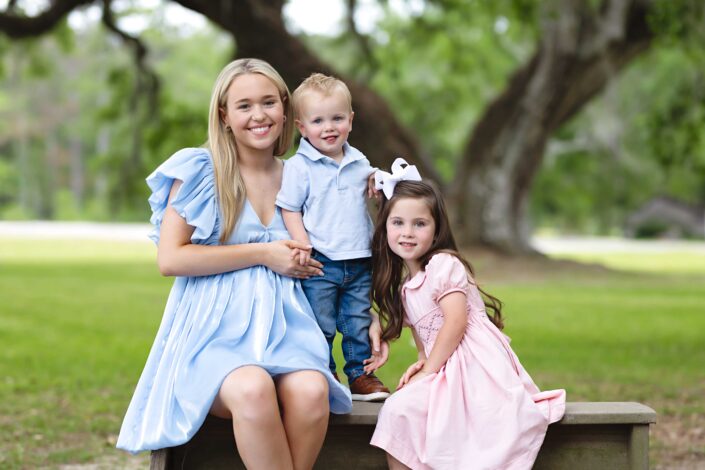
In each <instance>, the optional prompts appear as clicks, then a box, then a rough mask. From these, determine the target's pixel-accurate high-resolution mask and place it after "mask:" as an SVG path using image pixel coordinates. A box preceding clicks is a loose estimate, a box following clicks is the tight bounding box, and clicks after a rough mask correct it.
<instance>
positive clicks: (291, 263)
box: [263, 240, 323, 279]
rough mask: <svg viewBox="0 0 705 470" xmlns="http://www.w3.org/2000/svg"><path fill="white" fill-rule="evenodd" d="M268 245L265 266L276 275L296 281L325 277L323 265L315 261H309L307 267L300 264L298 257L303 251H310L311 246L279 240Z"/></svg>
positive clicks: (293, 241)
mask: <svg viewBox="0 0 705 470" xmlns="http://www.w3.org/2000/svg"><path fill="white" fill-rule="evenodd" d="M267 245H268V246H267V259H266V262H265V263H263V264H264V265H265V266H267V267H268V268H269V269H271V270H272V271H274V272H275V273H278V274H281V275H282V276H288V277H293V278H296V279H308V278H309V277H311V276H323V271H322V270H321V268H322V267H323V265H322V264H321V263H320V262H318V261H316V260H315V259H309V260H308V264H307V265H305V266H302V265H301V264H300V263H299V260H300V257H299V256H297V255H298V254H300V251H301V250H310V245H305V244H303V243H301V242H297V241H295V240H277V241H273V242H270V243H268V244H267Z"/></svg>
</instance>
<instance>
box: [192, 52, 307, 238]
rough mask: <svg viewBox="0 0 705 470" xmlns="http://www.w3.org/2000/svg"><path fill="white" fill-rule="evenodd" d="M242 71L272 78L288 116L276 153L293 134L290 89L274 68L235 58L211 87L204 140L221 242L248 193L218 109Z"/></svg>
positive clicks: (233, 144)
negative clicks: (216, 197)
mask: <svg viewBox="0 0 705 470" xmlns="http://www.w3.org/2000/svg"><path fill="white" fill-rule="evenodd" d="M245 74H260V75H263V76H265V77H267V78H268V79H269V80H271V81H272V83H273V84H274V86H276V87H277V90H278V91H279V98H280V99H281V100H282V104H283V106H284V116H286V118H287V119H286V120H285V121H284V126H283V129H282V132H281V134H280V135H279V138H278V139H277V142H276V146H275V147H274V155H275V156H281V155H283V154H284V153H285V152H286V151H287V149H288V148H289V147H290V146H291V141H292V139H293V135H294V122H293V121H294V119H293V110H292V106H291V96H290V95H289V89H288V88H287V87H286V84H285V83H284V80H283V79H282V77H281V76H280V75H279V73H277V71H276V70H274V67H272V66H271V65H269V64H268V63H267V62H265V61H263V60H260V59H238V60H234V61H232V62H230V63H229V64H228V65H226V66H225V67H224V68H223V70H222V71H221V72H220V75H218V78H217V79H216V81H215V85H214V86H213V93H212V95H211V103H210V109H209V112H208V142H207V143H206V147H207V148H208V149H209V150H210V152H211V156H212V157H213V170H214V173H215V188H216V192H217V194H218V205H219V209H220V215H221V217H222V220H221V231H220V233H221V235H220V241H221V242H223V243H224V242H225V241H227V240H228V238H230V235H231V234H232V232H233V230H234V229H235V223H236V222H237V220H238V218H239V217H240V213H241V212H242V207H243V205H244V203H245V198H246V197H247V195H246V191H245V182H244V181H243V179H242V175H241V174H240V169H239V167H238V160H237V158H238V157H237V143H236V142H235V139H234V138H233V134H232V132H230V131H229V130H228V129H226V125H225V122H223V119H222V116H221V110H222V109H226V108H227V98H228V90H229V88H230V84H231V83H232V82H233V80H235V79H236V78H237V77H239V76H241V75H245Z"/></svg>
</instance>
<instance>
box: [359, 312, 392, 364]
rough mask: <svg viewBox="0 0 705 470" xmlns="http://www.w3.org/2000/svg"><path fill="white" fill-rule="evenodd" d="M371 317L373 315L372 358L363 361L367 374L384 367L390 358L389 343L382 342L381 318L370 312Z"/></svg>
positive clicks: (370, 332)
mask: <svg viewBox="0 0 705 470" xmlns="http://www.w3.org/2000/svg"><path fill="white" fill-rule="evenodd" d="M370 315H372V323H371V324H370V329H369V336H370V345H371V346H372V357H370V358H369V359H365V360H364V361H362V363H363V364H365V367H364V370H365V373H366V374H371V373H373V372H374V371H376V370H377V369H379V368H380V367H382V366H383V365H384V364H385V363H386V362H387V359H388V358H389V343H387V342H386V341H383V340H382V327H381V326H380V324H379V318H377V315H375V314H374V313H372V312H370Z"/></svg>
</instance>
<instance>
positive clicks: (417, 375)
mask: <svg viewBox="0 0 705 470" xmlns="http://www.w3.org/2000/svg"><path fill="white" fill-rule="evenodd" d="M424 364H426V360H425V359H420V360H418V361H416V362H414V363H413V364H411V365H410V366H409V368H408V369H406V372H404V375H402V376H401V379H399V385H397V390H399V389H401V388H402V387H404V386H405V385H408V384H410V383H411V382H412V377H413V378H414V381H415V380H418V379H421V378H423V377H425V376H427V375H429V374H430V372H426V371H421V369H422V368H423V366H424Z"/></svg>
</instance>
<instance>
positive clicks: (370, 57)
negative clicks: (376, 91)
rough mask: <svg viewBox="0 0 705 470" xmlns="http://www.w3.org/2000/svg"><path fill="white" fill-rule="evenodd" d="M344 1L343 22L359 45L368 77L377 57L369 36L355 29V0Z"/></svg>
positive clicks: (375, 64)
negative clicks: (345, 12) (345, 7)
mask: <svg viewBox="0 0 705 470" xmlns="http://www.w3.org/2000/svg"><path fill="white" fill-rule="evenodd" d="M345 3H346V6H347V9H346V11H347V14H346V15H345V22H346V23H347V25H348V31H350V33H351V34H352V36H353V38H354V39H355V42H356V43H357V45H358V46H359V47H360V51H361V52H362V57H363V58H364V59H365V62H366V63H367V67H368V73H367V74H366V75H367V77H369V75H370V72H371V71H372V70H374V69H375V68H377V59H375V56H374V54H373V53H372V47H371V46H370V41H369V37H367V36H366V35H364V34H362V33H361V32H360V31H359V30H358V29H357V23H355V10H356V9H357V0H347V1H346V2H345Z"/></svg>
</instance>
